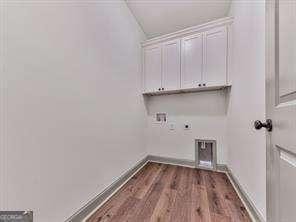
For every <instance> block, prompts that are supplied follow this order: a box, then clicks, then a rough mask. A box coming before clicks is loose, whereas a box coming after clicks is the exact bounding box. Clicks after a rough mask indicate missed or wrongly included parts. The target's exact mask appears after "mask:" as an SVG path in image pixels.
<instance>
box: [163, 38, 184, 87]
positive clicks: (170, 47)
mask: <svg viewBox="0 0 296 222" xmlns="http://www.w3.org/2000/svg"><path fill="white" fill-rule="evenodd" d="M162 58H163V59H162V61H163V64H162V65H163V72H162V88H163V89H164V90H176V89H180V78H181V76H180V72H181V50H180V40H179V39H177V40H173V41H169V42H165V43H163V46H162Z"/></svg>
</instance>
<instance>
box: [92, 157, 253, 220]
mask: <svg viewBox="0 0 296 222" xmlns="http://www.w3.org/2000/svg"><path fill="white" fill-rule="evenodd" d="M250 221H251V219H250V217H249V215H248V212H247V210H246V209H245V207H244V205H243V204H242V202H241V201H240V199H239V197H238V195H237V194H236V192H235V190H234V188H233V187H232V185H231V183H230V181H229V180H228V178H227V176H226V175H225V174H224V173H218V172H212V171H207V170H199V169H192V168H187V167H181V166H173V165H167V164H158V163H148V164H147V165H146V166H144V167H143V168H142V169H141V170H140V171H139V172H138V173H137V174H136V175H135V176H133V177H132V178H131V179H130V180H129V181H128V182H127V184H125V185H124V186H123V187H122V188H121V189H120V190H119V191H118V192H117V193H116V194H114V195H113V197H111V199H110V200H109V201H107V202H106V203H105V204H104V205H103V206H102V207H101V208H100V209H98V210H97V211H96V212H95V213H94V214H93V215H92V216H91V217H89V218H88V219H87V222H250Z"/></svg>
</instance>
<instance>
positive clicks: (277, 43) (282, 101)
mask: <svg viewBox="0 0 296 222" xmlns="http://www.w3.org/2000/svg"><path fill="white" fill-rule="evenodd" d="M266 5H267V7H266V9H267V10H266V25H267V26H266V28H267V29H266V43H267V44H266V95H267V118H270V119H272V121H273V126H274V127H273V131H272V132H270V133H269V134H268V138H267V141H268V146H267V221H268V222H294V221H296V204H295V201H296V31H295V28H296V1H294V0H289V1H288V0H269V1H266Z"/></svg>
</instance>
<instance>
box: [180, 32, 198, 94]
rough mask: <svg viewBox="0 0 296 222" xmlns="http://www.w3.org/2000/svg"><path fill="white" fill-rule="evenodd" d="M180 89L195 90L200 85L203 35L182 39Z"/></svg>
mask: <svg viewBox="0 0 296 222" xmlns="http://www.w3.org/2000/svg"><path fill="white" fill-rule="evenodd" d="M181 63H182V64H181V66H182V69H181V88H183V89H186V88H196V87H198V86H201V84H202V72H203V35H202V34H201V33H200V34H196V35H192V36H189V37H185V38H183V39H182V60H181Z"/></svg>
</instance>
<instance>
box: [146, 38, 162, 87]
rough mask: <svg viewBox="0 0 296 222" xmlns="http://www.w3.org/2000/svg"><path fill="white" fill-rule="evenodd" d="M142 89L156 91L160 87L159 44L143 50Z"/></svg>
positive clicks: (160, 63) (160, 64)
mask: <svg viewBox="0 0 296 222" xmlns="http://www.w3.org/2000/svg"><path fill="white" fill-rule="evenodd" d="M143 62H144V64H143V72H144V73H143V74H144V91H145V92H156V91H159V89H160V88H161V71H162V58H161V45H160V44H159V45H153V46H150V47H146V48H144V50H143Z"/></svg>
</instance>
